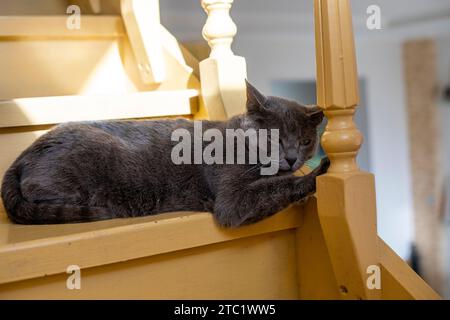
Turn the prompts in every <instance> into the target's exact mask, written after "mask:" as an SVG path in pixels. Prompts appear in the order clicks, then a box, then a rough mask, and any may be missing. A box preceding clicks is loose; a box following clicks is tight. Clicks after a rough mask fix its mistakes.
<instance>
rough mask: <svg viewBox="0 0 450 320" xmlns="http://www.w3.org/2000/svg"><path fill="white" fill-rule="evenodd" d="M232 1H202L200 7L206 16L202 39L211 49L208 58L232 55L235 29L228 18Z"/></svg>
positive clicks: (229, 17)
mask: <svg viewBox="0 0 450 320" xmlns="http://www.w3.org/2000/svg"><path fill="white" fill-rule="evenodd" d="M232 4H233V0H202V7H203V9H204V10H205V12H206V13H207V15H208V19H207V20H206V24H205V26H204V27H203V31H202V34H203V38H204V39H205V40H206V41H208V44H209V46H210V48H211V54H210V57H218V56H221V55H230V56H232V55H233V51H232V50H231V43H232V42H233V38H234V36H235V35H236V33H237V27H236V25H235V24H234V22H233V20H232V19H231V16H230V9H231V5H232Z"/></svg>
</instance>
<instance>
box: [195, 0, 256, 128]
mask: <svg viewBox="0 0 450 320" xmlns="http://www.w3.org/2000/svg"><path fill="white" fill-rule="evenodd" d="M232 3H233V0H202V7H203V9H204V10H205V12H206V13H207V15H208V18H207V20H206V24H205V26H204V27H203V37H204V39H205V40H206V41H207V42H208V44H209V46H210V48H211V53H210V56H209V58H207V59H205V60H203V61H202V62H200V80H201V88H202V95H203V101H204V104H205V108H206V110H207V112H208V118H210V119H214V120H223V119H226V118H230V117H232V116H235V115H237V114H240V113H243V112H245V103H246V101H247V96H246V86H245V79H246V78H247V69H246V63H245V59H244V58H243V57H239V56H236V55H234V53H233V51H231V43H232V42H233V38H234V36H235V35H236V32H237V29H236V25H235V24H234V22H233V20H232V19H231V17H230V9H231V5H232Z"/></svg>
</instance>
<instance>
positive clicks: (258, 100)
mask: <svg viewBox="0 0 450 320" xmlns="http://www.w3.org/2000/svg"><path fill="white" fill-rule="evenodd" d="M323 117H324V114H323V112H322V111H321V109H319V108H318V107H317V106H304V105H301V104H299V103H297V102H295V101H290V100H287V99H283V98H278V97H266V96H264V95H263V94H262V93H260V92H259V91H258V90H256V88H254V87H253V86H252V85H251V84H250V83H248V82H247V114H246V118H247V120H249V122H250V123H251V126H252V127H254V128H256V129H279V136H280V139H279V150H280V151H279V152H280V155H279V160H280V163H279V168H280V170H281V171H292V172H293V171H297V170H298V169H299V168H301V167H302V166H303V164H304V163H305V162H306V161H307V160H309V159H311V158H312V157H313V156H314V154H315V152H316V150H317V146H318V143H319V138H318V134H317V128H318V126H319V125H320V124H321V123H322V120H323Z"/></svg>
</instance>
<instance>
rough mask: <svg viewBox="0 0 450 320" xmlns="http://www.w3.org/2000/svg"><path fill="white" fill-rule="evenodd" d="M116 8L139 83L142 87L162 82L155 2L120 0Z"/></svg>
mask: <svg viewBox="0 0 450 320" xmlns="http://www.w3.org/2000/svg"><path fill="white" fill-rule="evenodd" d="M120 6H121V12H122V19H123V22H124V24H125V27H126V29H127V34H128V38H129V40H130V43H131V47H132V48H133V52H134V56H135V59H136V62H137V64H138V69H139V73H140V75H141V79H142V81H143V82H144V83H146V84H151V83H161V82H163V81H164V80H165V78H166V61H165V59H164V49H163V44H162V40H161V32H160V25H161V22H160V17H159V0H121V2H120Z"/></svg>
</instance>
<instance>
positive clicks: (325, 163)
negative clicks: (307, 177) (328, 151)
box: [315, 157, 330, 176]
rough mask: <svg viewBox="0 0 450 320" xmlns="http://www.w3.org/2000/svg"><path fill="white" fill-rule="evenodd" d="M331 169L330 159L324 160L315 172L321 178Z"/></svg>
mask: <svg viewBox="0 0 450 320" xmlns="http://www.w3.org/2000/svg"><path fill="white" fill-rule="evenodd" d="M329 167H330V159H328V157H325V158H323V159H322V161H320V164H319V166H318V167H317V169H316V170H315V171H316V175H317V176H321V175H323V174H325V173H327V171H328V168H329Z"/></svg>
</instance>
